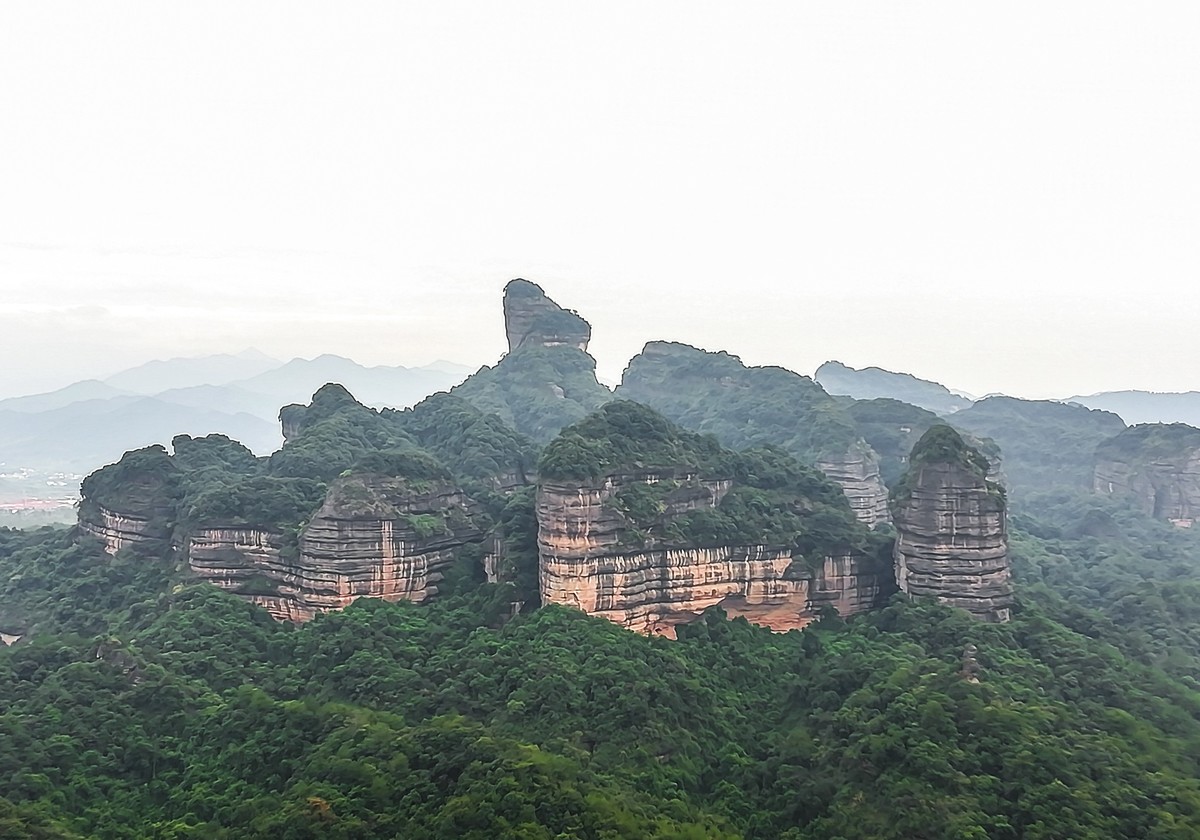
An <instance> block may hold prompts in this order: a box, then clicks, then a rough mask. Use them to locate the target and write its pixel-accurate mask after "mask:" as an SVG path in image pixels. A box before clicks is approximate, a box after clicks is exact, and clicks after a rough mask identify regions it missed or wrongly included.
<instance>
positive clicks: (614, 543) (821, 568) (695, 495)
mask: <svg viewBox="0 0 1200 840" xmlns="http://www.w3.org/2000/svg"><path fill="white" fill-rule="evenodd" d="M663 480H672V481H676V482H679V489H678V490H676V491H673V492H672V493H671V494H670V495H668V496H667V497H666V499H665V502H664V516H665V517H668V518H669V517H671V516H675V515H678V514H680V513H682V512H684V511H686V510H692V509H697V508H703V507H712V506H714V505H716V504H719V502H720V500H721V498H722V496H723V495H724V494H725V493H727V492H728V491H729V489H730V485H731V483H730V482H729V481H716V480H703V479H700V478H699V477H697V476H695V475H691V474H672V473H664V472H646V473H638V474H623V475H612V476H607V477H605V478H604V479H602V480H599V481H597V482H594V483H591V484H586V483H575V482H544V483H543V484H542V485H541V487H540V488H539V492H538V502H537V518H538V549H539V556H540V586H541V595H542V601H543V603H557V604H565V605H568V606H572V607H575V608H577V609H580V610H583V611H584V612H586V613H588V614H591V615H597V616H601V617H603V618H607V619H608V620H610V621H613V622H615V623H617V624H620V625H622V626H623V627H627V628H629V629H631V630H634V631H637V632H639V633H646V634H658V635H666V636H671V637H673V636H674V635H675V627H676V626H678V625H679V624H685V623H688V622H691V621H694V620H696V619H697V618H699V616H700V614H701V613H702V612H703V611H704V610H706V609H708V608H709V607H712V606H717V605H719V606H721V607H722V608H723V609H724V610H725V611H726V612H727V613H728V614H729V615H730V616H734V617H736V616H744V617H746V618H747V619H748V620H749V621H752V622H754V623H756V624H761V625H764V626H767V627H770V628H771V629H773V630H777V631H785V630H790V629H796V628H801V627H804V626H805V625H807V624H809V623H811V622H812V621H814V620H815V619H816V618H817V617H819V615H820V612H821V608H822V607H823V606H831V607H834V608H836V609H837V611H838V613H839V614H841V615H853V614H854V613H858V612H862V611H864V610H867V609H870V608H872V607H874V606H876V605H877V603H878V602H879V600H880V598H881V597H883V596H885V595H886V594H887V591H888V586H889V583H890V577H891V575H890V570H889V569H887V568H886V567H885V566H883V567H881V565H880V564H879V563H878V562H872V561H870V560H868V559H867V558H865V557H860V556H853V555H845V556H838V557H823V558H821V559H820V561H819V562H818V563H816V564H815V565H814V566H810V565H809V563H808V562H807V561H806V560H805V559H804V558H803V557H801V556H798V555H797V553H796V552H795V551H794V550H793V549H791V548H788V547H779V546H769V545H761V544H747V545H719V546H709V547H693V546H679V545H667V544H657V543H656V542H655V541H654V540H652V539H651V540H647V539H645V538H644V536H643V535H642V533H641V532H640V531H639V530H638V529H637V528H635V527H634V525H633V523H632V522H631V521H630V520H629V519H628V517H626V516H625V515H623V514H622V513H621V512H620V511H619V510H618V509H617V508H616V507H615V506H614V494H615V493H616V492H618V491H619V490H620V489H621V488H622V487H623V486H627V485H629V484H631V483H656V482H659V481H663Z"/></svg>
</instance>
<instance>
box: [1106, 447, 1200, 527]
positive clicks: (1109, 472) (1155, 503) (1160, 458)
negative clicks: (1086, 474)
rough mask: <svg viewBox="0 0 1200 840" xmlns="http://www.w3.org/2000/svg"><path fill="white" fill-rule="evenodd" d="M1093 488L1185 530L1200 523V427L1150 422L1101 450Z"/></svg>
mask: <svg viewBox="0 0 1200 840" xmlns="http://www.w3.org/2000/svg"><path fill="white" fill-rule="evenodd" d="M1092 486H1093V489H1094V490H1095V492H1096V493H1099V494H1101V495H1106V496H1119V497H1123V498H1126V499H1128V500H1129V501H1131V502H1132V503H1133V504H1134V505H1136V506H1137V507H1138V508H1140V509H1141V510H1142V511H1143V512H1144V513H1146V514H1147V515H1149V516H1153V517H1155V518H1156V519H1165V520H1167V521H1168V522H1171V523H1173V524H1174V525H1176V526H1178V527H1181V528H1190V527H1192V526H1193V525H1194V524H1195V523H1196V521H1197V520H1198V519H1200V429H1195V428H1193V427H1191V426H1185V425H1183V424H1174V425H1169V426H1164V425H1159V424H1147V425H1143V426H1133V427H1131V428H1129V429H1126V430H1125V431H1124V432H1122V433H1121V434H1120V435H1118V436H1117V437H1115V438H1113V439H1112V440H1110V441H1107V442H1105V443H1103V444H1101V445H1100V446H1099V447H1098V448H1097V450H1096V466H1095V471H1094V473H1093V485H1092Z"/></svg>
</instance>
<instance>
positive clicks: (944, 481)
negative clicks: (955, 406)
mask: <svg viewBox="0 0 1200 840" xmlns="http://www.w3.org/2000/svg"><path fill="white" fill-rule="evenodd" d="M988 470H989V464H988V461H987V459H986V458H985V457H983V456H982V455H980V454H979V453H978V452H977V451H976V450H974V449H972V448H971V447H970V446H968V445H967V444H966V443H965V442H964V441H963V439H962V437H961V436H959V435H958V433H957V432H955V431H954V430H953V429H951V428H950V427H949V426H934V427H932V428H931V429H930V430H929V431H928V432H926V433H925V435H924V436H922V438H921V440H920V441H919V442H918V443H917V445H916V447H914V448H913V452H912V457H911V463H910V466H909V471H908V473H907V475H906V476H905V477H904V479H903V480H902V481H901V483H900V486H898V487H897V488H896V490H895V491H893V496H892V519H893V522H894V524H895V526H896V546H895V555H894V556H895V570H896V583H897V585H898V586H899V588H900V591H901V592H905V593H907V594H909V595H911V596H913V597H932V598H936V599H937V600H938V601H940V602H941V603H944V604H949V605H951V606H956V607H962V608H963V609H965V610H967V611H968V612H970V613H971V614H972V615H974V616H976V617H978V618H981V619H984V620H987V621H1007V620H1008V619H1009V617H1010V612H1011V606H1012V600H1013V596H1012V575H1011V565H1010V561H1009V557H1008V526H1007V518H1006V503H1005V498H1004V493H1003V491H1002V489H1001V488H1000V487H999V486H998V485H996V484H994V483H993V482H990V481H989V480H988V478H987V475H988Z"/></svg>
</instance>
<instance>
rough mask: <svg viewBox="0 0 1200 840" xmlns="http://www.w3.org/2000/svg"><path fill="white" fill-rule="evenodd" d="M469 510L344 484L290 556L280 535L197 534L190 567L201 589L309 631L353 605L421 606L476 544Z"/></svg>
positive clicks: (395, 486) (438, 489) (437, 487)
mask: <svg viewBox="0 0 1200 840" xmlns="http://www.w3.org/2000/svg"><path fill="white" fill-rule="evenodd" d="M473 507H474V506H473V503H471V502H470V501H469V500H468V499H467V498H466V497H465V496H464V495H463V494H462V493H461V492H460V491H459V490H457V489H456V488H454V487H453V486H451V485H448V484H441V483H430V484H428V486H414V485H413V484H412V483H409V482H405V481H404V480H401V479H396V478H388V477H385V476H350V477H346V478H343V479H339V480H338V482H336V483H335V484H334V486H333V487H331V488H330V492H329V495H328V497H327V498H326V501H325V503H324V504H323V505H322V507H321V509H320V510H319V511H318V512H317V514H316V515H315V516H314V517H313V518H312V520H311V521H310V522H309V523H308V524H307V525H306V526H305V528H304V529H303V531H302V532H301V534H300V536H299V540H298V546H297V545H294V544H293V546H292V548H291V550H290V551H289V549H288V547H287V540H285V538H284V535H283V534H281V533H276V532H272V531H268V530H263V529H258V528H247V527H241V526H229V527H208V528H201V529H198V530H197V531H196V532H195V533H193V534H192V535H191V537H190V540H189V542H188V562H189V564H190V566H191V568H192V570H193V571H195V572H196V573H197V574H198V575H199V576H201V577H203V578H205V579H206V580H208V581H210V582H212V583H214V584H216V585H217V586H220V587H221V588H222V589H227V590H230V591H232V592H234V593H236V594H238V595H241V596H243V597H245V598H247V599H248V600H250V601H253V602H254V603H256V604H259V605H261V606H263V607H264V608H265V609H266V610H267V611H268V612H270V613H271V615H272V616H274V617H275V618H277V619H279V620H284V621H293V622H300V621H307V620H309V619H312V618H314V617H315V616H316V615H318V614H319V613H322V612H326V611H328V610H336V609H342V608H344V607H346V606H348V605H349V604H350V603H351V602H352V601H354V600H355V599H356V598H364V597H365V598H382V599H383V600H385V601H400V600H406V601H415V602H422V601H425V600H428V599H429V598H431V597H433V596H434V595H436V594H437V584H438V582H439V581H440V580H441V579H442V576H443V574H442V573H443V571H444V569H445V568H446V567H447V566H449V565H451V564H452V563H453V562H454V561H455V560H456V558H457V556H458V551H459V549H461V548H463V547H464V546H466V545H469V544H476V543H481V542H483V540H484V536H485V535H484V534H483V532H482V531H481V530H479V528H478V527H477V526H476V525H475V524H474V522H473V520H472V514H473V513H474V510H473Z"/></svg>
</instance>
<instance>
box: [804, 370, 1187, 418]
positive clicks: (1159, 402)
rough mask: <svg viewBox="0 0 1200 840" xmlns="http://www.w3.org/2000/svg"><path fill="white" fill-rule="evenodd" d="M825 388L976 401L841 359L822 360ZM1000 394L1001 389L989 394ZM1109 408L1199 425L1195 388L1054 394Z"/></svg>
mask: <svg viewBox="0 0 1200 840" xmlns="http://www.w3.org/2000/svg"><path fill="white" fill-rule="evenodd" d="M813 378H814V379H816V380H817V381H818V382H820V383H821V387H823V388H824V389H825V390H826V391H828V392H829V393H830V394H834V395H839V396H847V397H853V398H854V399H857V400H871V399H878V398H880V397H884V398H888V399H894V400H901V401H903V402H906V403H909V404H911V405H916V406H920V407H921V408H924V409H926V410H928V411H932V412H934V413H935V414H940V415H942V416H943V417H945V416H947V415H949V414H952V413H955V412H958V411H962V410H963V409H965V408H967V407H969V406H971V405H972V404H978V401H977V400H975V399H973V398H971V397H968V396H966V395H965V394H964V393H963V392H961V391H956V390H953V389H951V388H947V387H946V386H945V385H942V384H940V383H938V382H933V381H931V380H928V379H920V378H918V377H916V376H913V375H912V374H908V373H896V372H894V371H890V370H884V369H883V368H877V367H868V368H862V369H861V370H856V369H855V368H852V367H848V366H846V365H844V364H842V363H841V362H826V363H825V364H823V365H821V366H820V367H819V368H817V372H816V375H815V376H814V377H813ZM989 396H1003V395H989ZM1056 402H1061V403H1077V404H1079V405H1082V406H1086V407H1087V408H1098V409H1102V410H1104V411H1111V412H1112V413H1113V414H1116V415H1118V416H1119V417H1120V418H1121V419H1122V420H1124V421H1125V422H1126V423H1127V424H1129V425H1130V426H1133V425H1137V424H1139V423H1187V424H1188V425H1190V426H1197V427H1200V391H1185V392H1182V393H1163V392H1158V391H1104V392H1101V393H1099V394H1091V395H1089V396H1075V397H1067V398H1065V399H1060V400H1056Z"/></svg>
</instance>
